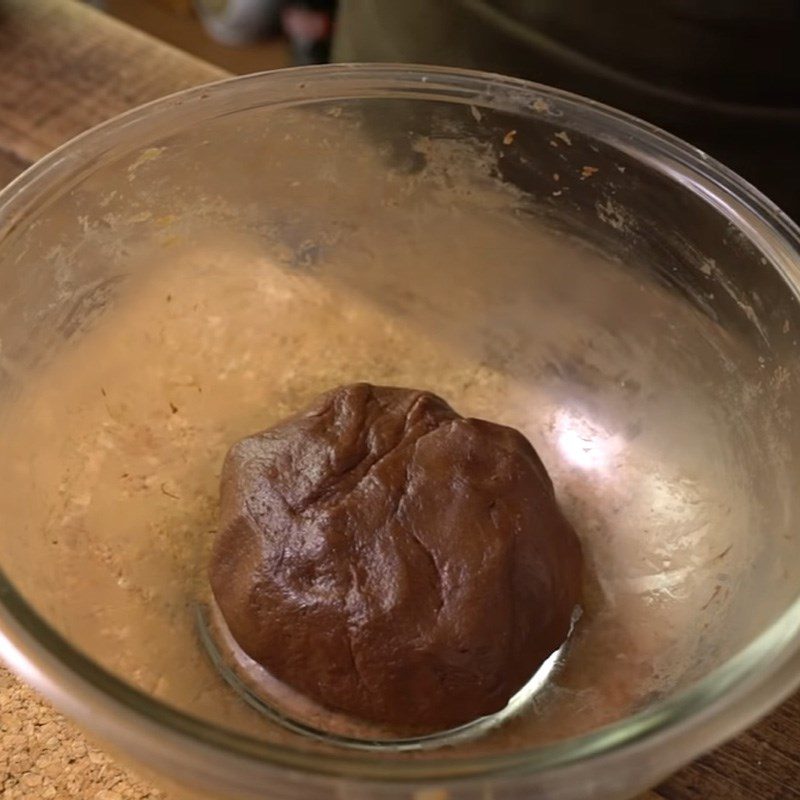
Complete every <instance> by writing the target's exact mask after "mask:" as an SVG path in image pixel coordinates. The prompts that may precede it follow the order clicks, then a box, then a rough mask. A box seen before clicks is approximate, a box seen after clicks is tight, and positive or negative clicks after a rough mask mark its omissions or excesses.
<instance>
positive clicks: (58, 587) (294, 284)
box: [0, 86, 800, 759]
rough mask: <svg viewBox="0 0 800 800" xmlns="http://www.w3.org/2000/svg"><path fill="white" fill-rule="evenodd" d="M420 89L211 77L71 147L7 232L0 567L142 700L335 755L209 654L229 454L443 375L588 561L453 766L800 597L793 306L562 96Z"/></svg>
mask: <svg viewBox="0 0 800 800" xmlns="http://www.w3.org/2000/svg"><path fill="white" fill-rule="evenodd" d="M303 88H304V87H302V86H301V87H300V89H303ZM301 94H302V92H301ZM417 94H418V96H417V95H415V94H414V93H413V92H410V91H408V92H405V93H397V94H395V95H393V96H378V95H379V93H373V94H368V93H366V94H365V96H362V97H359V98H356V97H345V96H343V97H337V96H333V97H309V98H308V99H307V100H300V101H298V102H294V103H291V104H287V103H284V104H281V103H274V102H267V101H266V100H263V101H258V100H256V99H254V98H252V97H250V98H242V97H239V98H238V99H237V101H236V103H235V104H234V105H233V106H231V105H230V104H228V105H226V104H225V103H223V102H222V101H221V100H219V99H218V98H216V99H215V95H214V91H212V92H211V93H210V97H209V107H208V108H209V110H204V106H203V105H202V103H200V102H198V104H196V107H193V108H191V109H188V110H186V111H185V113H182V114H177V113H176V114H172V116H169V115H167V116H165V118H163V119H162V120H160V122H159V123H158V124H149V126H148V125H145V126H144V127H142V128H141V130H133V131H131V132H129V133H128V134H127V135H125V136H121V137H119V138H117V139H115V140H113V141H112V140H111V139H108V140H107V141H106V142H105V144H104V146H103V147H101V148H99V150H97V151H96V152H94V153H93V157H92V158H91V159H90V160H87V159H86V158H85V155H84V154H82V153H81V152H80V146H79V145H78V146H75V147H74V149H73V154H74V157H75V163H76V166H75V168H74V169H70V170H68V171H67V172H68V174H67V173H64V175H63V177H62V178H61V179H60V180H59V181H58V182H57V183H56V185H54V186H50V187H48V193H47V196H46V197H44V196H43V197H39V198H37V199H36V201H35V202H33V203H32V204H31V206H30V208H29V209H28V210H26V212H25V215H24V219H23V221H22V223H20V224H16V226H15V227H14V228H13V229H12V228H11V226H9V228H8V230H7V231H6V233H5V236H4V237H3V239H2V242H1V243H0V261H1V264H0V341H2V350H0V440H2V442H3V459H2V460H1V461H0V519H2V520H3V521H4V522H3V525H2V528H0V568H1V569H2V570H3V571H4V572H5V573H6V574H7V575H8V576H9V577H10V578H11V580H12V581H13V584H14V585H15V587H16V588H17V589H18V590H19V592H20V593H21V594H22V595H23V596H24V597H25V598H26V599H27V600H28V601H29V602H30V603H32V604H33V606H34V607H35V609H36V610H37V611H38V613H39V614H41V615H42V617H43V618H44V619H45V620H46V621H47V622H48V623H49V624H50V625H52V626H53V627H54V628H55V629H56V630H57V631H59V632H60V633H61V634H63V635H64V636H65V637H66V638H67V639H68V640H69V641H70V642H71V643H73V644H74V645H75V646H76V647H78V648H79V649H81V650H82V651H83V652H85V653H86V654H87V655H88V656H90V657H91V658H92V659H93V660H94V661H96V662H97V663H98V664H100V665H101V666H103V667H104V668H106V669H107V670H109V671H111V672H112V673H114V674H116V675H118V676H120V677H122V678H123V679H124V680H125V681H127V682H129V683H130V684H132V685H133V686H135V687H137V688H139V689H140V690H142V691H143V692H145V693H146V694H149V695H151V696H153V697H154V698H157V699H158V700H160V701H162V702H163V703H165V704H167V705H168V706H171V707H174V708H176V709H180V710H182V711H185V712H187V713H190V714H192V715H194V716H196V717H199V718H201V719H203V720H206V721H208V722H210V723H215V724H216V725H219V726H222V727H225V728H228V729H233V730H235V731H238V732H241V733H245V734H247V735H249V736H252V737H254V738H257V739H260V740H264V741H268V742H276V743H283V744H290V745H296V746H297V747H302V748H319V749H326V748H327V749H331V747H332V746H331V745H326V744H323V743H318V742H311V741H308V740H304V739H301V737H299V736H298V735H297V734H295V733H292V732H290V731H287V730H285V729H283V728H281V727H280V726H277V725H275V724H274V723H270V722H269V721H267V720H265V719H264V718H263V717H262V716H260V715H258V714H257V713H256V712H255V711H253V710H252V709H251V708H249V707H248V706H247V705H245V704H244V703H243V702H242V701H241V700H240V699H239V697H237V696H236V695H235V694H234V693H232V692H231V690H230V689H229V688H228V686H227V685H226V684H225V683H224V682H223V680H222V679H221V678H220V677H219V676H218V674H217V673H216V672H215V671H214V670H213V668H212V667H211V666H210V663H209V661H208V659H207V657H206V655H205V653H204V652H203V649H202V647H201V645H200V643H199V641H198V638H197V634H196V631H195V628H194V614H193V609H194V604H195V603H196V602H197V600H198V599H202V598H203V597H204V596H205V591H206V585H205V565H206V560H207V557H208V549H209V545H210V542H211V540H212V537H213V535H214V531H215V527H216V503H217V481H218V477H219V470H220V466H221V463H222V459H223V456H224V454H225V451H226V449H227V448H228V446H229V445H230V444H231V443H232V442H234V441H235V440H236V439H238V438H240V437H242V436H244V435H246V434H249V433H252V432H254V431H256V430H260V429H263V428H265V427H267V426H269V425H270V424H272V423H273V422H275V421H277V420H279V419H280V418H281V417H283V416H284V415H286V414H288V413H290V412H292V411H293V410H295V409H296V408H298V407H299V406H302V404H304V403H305V402H306V401H307V400H309V399H310V398H311V397H313V396H314V395H315V394H317V393H319V392H321V391H324V390H326V389H328V388H330V387H332V386H334V385H337V384H340V383H345V382H351V381H358V380H366V381H370V382H373V383H379V384H394V385H404V386H413V387H420V388H426V389H431V390H433V391H434V392H437V393H439V394H441V395H442V396H443V397H445V398H446V399H447V400H448V401H449V402H450V403H451V404H452V405H453V406H454V407H455V408H456V410H458V411H459V412H461V413H463V414H469V415H473V416H478V417H484V418H487V419H491V420H495V421H498V422H502V423H505V424H508V425H512V426H514V427H517V428H519V429H520V430H521V431H523V432H524V433H525V434H526V435H527V436H528V438H529V439H530V440H531V442H532V443H533V444H534V445H535V446H536V448H537V449H538V450H539V452H540V453H541V455H542V457H543V459H544V461H545V463H546V465H547V467H548V469H549V471H550V473H551V475H552V476H553V479H554V481H555V484H556V487H557V490H558V493H559V496H560V500H561V502H562V504H563V507H564V509H565V510H566V513H567V514H568V515H569V517H570V518H571V519H572V521H573V523H574V525H575V528H576V529H577V531H578V533H579V535H580V537H581V539H582V542H583V545H584V549H585V553H586V556H587V570H586V575H585V585H586V603H585V608H584V613H583V617H582V618H581V620H580V622H579V624H578V626H577V629H576V631H575V634H574V636H573V638H572V641H571V643H570V646H569V647H568V649H567V651H566V654H565V655H564V657H563V659H562V663H561V664H560V666H559V668H558V670H557V671H556V673H555V676H554V678H553V679H552V680H551V681H550V683H549V685H548V686H547V687H546V688H545V690H543V691H542V692H541V693H539V694H538V695H537V696H536V698H535V699H534V700H533V701H532V703H530V704H529V705H528V706H527V707H526V708H525V709H524V711H523V712H521V713H519V714H518V715H517V716H515V717H514V718H513V719H512V720H510V721H509V722H507V723H506V724H504V725H503V726H501V727H499V728H497V729H495V730H492V731H491V732H489V733H488V734H486V735H485V736H483V737H481V738H479V739H477V740H475V741H471V742H465V743H462V744H460V745H458V746H457V747H453V748H451V749H449V750H448V751H447V756H448V757H450V758H454V759H455V758H461V757H468V756H470V757H471V756H475V755H484V754H491V753H498V752H509V751H511V750H516V749H520V748H527V747H531V746H535V745H540V744H546V743H549V742H552V741H556V740H561V739H567V738H570V737H574V736H578V735H581V734H584V733H587V732H589V731H592V730H594V729H596V728H598V727H600V726H602V725H605V724H607V723H610V722H614V721H618V720H621V719H624V718H626V717H628V716H629V715H631V714H632V713H634V712H636V711H639V710H641V709H643V708H647V707H648V706H649V705H650V704H652V703H655V702H657V701H659V700H661V699H663V698H665V697H668V696H671V695H673V694H674V693H676V692H677V691H679V690H680V689H682V688H685V687H686V686H688V685H689V684H691V683H693V682H695V681H696V680H698V679H699V678H701V677H703V676H704V675H706V674H708V673H709V672H710V671H711V670H713V669H714V668H715V667H717V666H719V665H720V664H722V663H723V662H724V661H725V660H726V659H728V658H729V657H730V656H732V655H733V654H734V653H736V652H737V651H739V650H740V649H741V648H742V647H744V646H745V645H746V644H748V643H749V642H750V641H751V640H752V639H753V638H754V637H755V636H756V635H757V634H758V633H759V632H761V631H762V630H763V628H764V627H765V626H766V625H767V624H768V623H770V622H772V621H773V620H774V619H776V618H777V617H778V616H779V614H780V613H781V612H783V611H784V610H785V609H786V608H787V607H788V606H789V604H790V603H791V602H792V600H793V599H795V597H796V596H797V587H798V585H800V583H799V581H800V557H799V556H800V542H799V541H798V531H799V530H800V524H798V523H800V497H799V496H798V493H797V491H796V484H797V480H796V475H797V474H798V473H799V472H800V425H799V424H798V422H797V419H796V417H795V414H796V411H795V409H797V408H800V386H799V385H798V373H797V366H796V364H797V354H798V345H797V338H798V331H800V311H799V310H798V304H797V298H796V297H795V295H794V294H793V292H792V291H791V290H790V289H789V288H788V286H787V283H786V282H785V279H784V276H783V275H782V274H781V270H782V269H784V267H783V266H782V265H781V264H780V263H779V258H778V256H776V254H775V252H772V251H770V250H769V247H768V246H767V244H765V243H764V242H762V241H761V240H760V239H759V238H758V236H757V235H756V234H757V232H755V231H752V230H750V231H748V230H747V229H746V228H745V227H744V226H743V225H741V224H737V222H736V220H737V219H738V218H737V213H738V210H737V209H736V208H731V207H728V208H726V207H724V206H721V205H720V203H718V202H716V201H714V200H713V197H711V195H710V194H709V192H708V191H707V190H708V188H709V187H708V186H705V187H704V186H703V185H702V181H699V179H697V177H696V176H695V177H691V176H688V175H687V173H686V172H685V170H684V169H683V167H682V166H681V164H680V163H678V162H677V161H675V162H671V161H670V160H669V158H668V156H667V155H666V154H664V153H661V154H658V155H656V154H653V153H648V152H646V151H644V150H642V149H641V148H639V147H638V145H637V143H635V142H633V141H631V140H629V139H626V137H624V136H619V137H615V136H614V135H612V132H609V130H604V129H602V128H601V127H598V126H597V119H596V118H595V117H592V116H591V115H589V116H585V117H582V116H581V115H580V113H579V112H578V110H577V108H571V107H569V104H568V103H564V104H562V105H559V103H558V102H555V101H553V100H552V99H548V100H545V99H542V100H540V101H539V102H538V104H537V103H532V104H531V103H529V102H526V104H525V105H524V107H523V106H522V105H520V104H519V103H518V102H517V101H516V100H513V101H512V100H508V99H506V101H504V102H502V103H499V102H497V101H495V100H490V99H486V100H485V101H481V100H480V99H475V98H473V99H471V100H470V102H465V101H461V100H459V99H458V98H453V97H445V96H443V95H439V96H437V95H436V94H435V93H428V94H426V93H424V92H419V93H417ZM245 100H247V102H245ZM140 127H141V126H140ZM364 757H365V758H368V757H370V756H369V755H368V754H365V756H364ZM396 757H397V758H398V759H404V758H417V759H419V758H425V757H427V754H425V753H416V754H407V753H404V754H397V756H396Z"/></svg>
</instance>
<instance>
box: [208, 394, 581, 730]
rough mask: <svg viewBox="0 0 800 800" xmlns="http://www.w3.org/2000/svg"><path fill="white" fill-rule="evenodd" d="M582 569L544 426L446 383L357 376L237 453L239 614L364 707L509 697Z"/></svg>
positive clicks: (422, 721)
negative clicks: (469, 415)
mask: <svg viewBox="0 0 800 800" xmlns="http://www.w3.org/2000/svg"><path fill="white" fill-rule="evenodd" d="M580 574H581V552H580V545H579V544H578V540H577V538H576V536H575V533H574V531H573V530H572V528H571V527H570V525H569V523H568V522H567V521H566V520H565V518H564V517H563V515H562V514H561V511H560V510H559V508H558V505H557V504H556V500H555V495H554V493H553V485H552V483H551V481H550V478H549V477H548V475H547V472H546V471H545V468H544V466H543V465H542V462H541V461H540V460H539V457H538V456H537V454H536V452H535V451H534V449H533V447H532V446H531V445H530V444H529V442H528V441H527V440H526V439H525V438H524V437H523V436H522V434H520V433H518V432H517V431H515V430H513V429H511V428H507V427H503V426H502V425H495V424H493V423H491V422H485V421H483V420H479V419H464V418H463V417H461V416H459V415H458V414H457V413H456V412H455V411H453V409H452V408H450V406H449V405H447V403H445V402H444V400H442V399H441V398H439V397H437V396H436V395H433V394H430V393H429V392H422V391H414V390H411V389H396V388H387V387H381V386H370V385H369V384H365V383H359V384H354V385H352V386H343V387H341V388H338V389H335V390H333V391H331V392H329V393H327V394H325V395H323V396H322V397H320V398H319V399H318V400H317V401H316V402H315V403H314V404H313V405H312V406H311V408H310V409H309V410H307V411H304V412H302V413H300V414H298V415H297V416H294V417H292V418H290V419H287V420H286V421H284V422H281V423H279V424H278V425H276V426H275V427H273V428H270V429H269V430H266V431H263V432H261V433H257V434H255V435H253V436H249V437H247V438H246V439H243V440H242V441H240V442H238V443H237V444H235V445H234V446H233V447H232V448H231V450H230V452H229V453H228V455H227V458H226V460H225V465H224V469H223V474H222V485H221V526H220V531H219V535H218V538H217V541H216V543H215V548H214V551H213V556H212V561H211V569H210V577H211V586H212V589H213V592H214V596H215V599H216V601H217V604H218V606H219V609H220V611H221V612H222V616H223V617H224V619H225V621H226V623H227V625H228V627H229V629H230V632H231V634H232V635H233V638H234V639H235V640H236V642H237V643H238V644H239V646H240V647H241V648H242V649H243V650H244V652H245V653H247V654H248V655H249V656H250V657H251V658H253V659H254V660H255V661H257V662H258V663H259V664H261V665H262V666H264V667H265V668H266V669H267V670H268V671H269V672H270V673H271V674H272V675H273V676H274V677H276V678H277V679H279V680H280V681H283V682H284V683H285V684H288V685H289V686H291V687H293V688H294V689H296V690H297V691H299V692H301V693H302V694H304V695H306V696H307V697H309V698H311V699H312V700H314V701H316V702H317V703H318V704H320V705H322V706H324V707H326V708H328V709H330V710H333V711H337V712H344V713H345V714H347V715H349V716H351V717H355V718H359V719H362V720H367V721H370V722H377V723H381V724H384V725H386V726H388V727H390V728H393V729H397V730H403V731H406V732H407V731H414V732H417V733H422V732H433V731H439V730H444V729H447V728H451V727H453V726H456V725H459V724H462V723H465V722H467V721H469V720H473V719H475V718H476V717H480V716H483V715H486V714H491V713H493V712H496V711H499V710H500V709H502V708H503V707H504V706H505V705H506V703H507V701H508V700H509V698H510V697H511V696H512V695H513V694H514V693H515V692H516V691H517V690H518V689H520V688H521V687H522V686H523V685H524V684H525V683H526V682H527V681H528V679H529V678H530V677H531V676H532V675H533V673H534V672H535V671H536V669H537V668H538V667H539V666H540V664H541V663H542V662H543V661H544V660H545V659H546V658H547V657H548V656H549V655H550V654H551V653H552V652H553V651H554V650H556V649H557V648H558V647H559V645H560V644H561V643H562V642H563V641H564V639H565V638H566V637H567V634H568V632H569V629H570V621H571V616H572V613H573V609H574V607H575V605H576V603H578V602H579V599H580Z"/></svg>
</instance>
